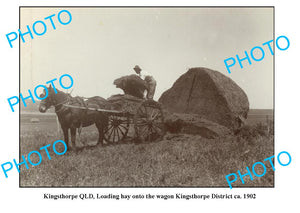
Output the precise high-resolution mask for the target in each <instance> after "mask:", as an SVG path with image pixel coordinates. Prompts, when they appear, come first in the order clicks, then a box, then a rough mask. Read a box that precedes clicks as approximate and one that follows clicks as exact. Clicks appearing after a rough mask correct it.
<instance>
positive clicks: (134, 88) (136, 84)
mask: <svg viewBox="0 0 300 213" xmlns="http://www.w3.org/2000/svg"><path fill="white" fill-rule="evenodd" d="M114 85H116V87H117V88H120V89H122V90H123V91H124V93H125V94H126V95H132V96H134V97H137V98H143V97H144V92H145V90H147V85H146V83H145V81H143V80H142V79H141V78H140V77H139V76H137V75H135V74H133V75H127V76H123V77H121V78H118V79H116V80H115V81H114Z"/></svg>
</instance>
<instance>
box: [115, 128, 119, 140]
mask: <svg viewBox="0 0 300 213" xmlns="http://www.w3.org/2000/svg"><path fill="white" fill-rule="evenodd" d="M118 130H119V128H118V127H117V128H116V132H117V135H118V141H120V135H119V131H118Z"/></svg>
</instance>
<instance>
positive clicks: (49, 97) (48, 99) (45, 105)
mask: <svg viewBox="0 0 300 213" xmlns="http://www.w3.org/2000/svg"><path fill="white" fill-rule="evenodd" d="M55 94H56V93H55V91H54V89H53V88H52V86H51V85H50V86H49V87H47V90H46V89H44V90H43V93H42V94H41V95H40V98H41V99H42V101H41V102H40V105H39V111H40V112H42V113H44V112H46V111H47V110H48V109H49V108H50V107H51V106H54V105H55V104H56V103H55V99H54V96H55Z"/></svg>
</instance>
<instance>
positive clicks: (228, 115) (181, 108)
mask: <svg viewBox="0 0 300 213" xmlns="http://www.w3.org/2000/svg"><path fill="white" fill-rule="evenodd" d="M159 102H161V103H162V104H163V106H164V107H165V108H166V109H167V110H168V111H169V112H171V113H185V114H198V115H200V116H201V117H202V118H204V119H207V120H210V121H213V122H215V123H218V124H221V125H224V126H225V127H227V128H229V129H232V130H237V129H239V128H241V126H242V125H243V123H244V121H245V119H246V118H247V115H248V111H249V101H248V97H247V95H246V94H245V92H244V91H243V90H242V89H241V88H240V87H239V86H238V85H237V84H236V83H235V82H234V81H233V80H231V79H230V78H228V77H226V76H225V75H223V74H221V73H220V72H217V71H214V70H211V69H208V68H203V67H199V68H191V69H189V70H188V72H186V73H185V74H183V75H182V76H181V77H180V78H179V79H177V81H176V82H175V83H174V84H173V86H172V87H171V88H170V89H169V90H167V91H166V92H164V93H163V94H162V96H161V97H160V99H159Z"/></svg>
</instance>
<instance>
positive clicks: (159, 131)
mask: <svg viewBox="0 0 300 213" xmlns="http://www.w3.org/2000/svg"><path fill="white" fill-rule="evenodd" d="M153 129H154V130H155V132H156V133H158V134H159V135H160V134H161V133H162V132H163V130H162V128H161V127H158V126H156V125H153Z"/></svg>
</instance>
